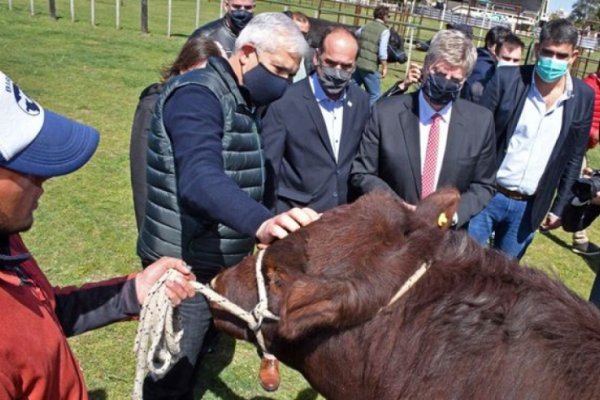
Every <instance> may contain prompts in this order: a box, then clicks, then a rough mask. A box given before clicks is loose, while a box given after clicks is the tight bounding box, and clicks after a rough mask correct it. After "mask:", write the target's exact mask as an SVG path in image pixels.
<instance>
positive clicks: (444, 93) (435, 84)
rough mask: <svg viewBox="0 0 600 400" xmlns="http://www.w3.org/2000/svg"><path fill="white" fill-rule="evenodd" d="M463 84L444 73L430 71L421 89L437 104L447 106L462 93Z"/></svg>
mask: <svg viewBox="0 0 600 400" xmlns="http://www.w3.org/2000/svg"><path fill="white" fill-rule="evenodd" d="M461 88H462V85H461V84H460V83H457V82H454V81H453V80H451V79H446V78H445V77H443V76H442V75H438V74H434V73H430V74H429V75H427V79H426V80H425V82H423V86H422V87H421V89H422V90H423V93H424V94H425V95H426V96H427V97H428V98H429V100H431V101H432V102H433V103H435V104H439V105H441V106H445V105H447V104H448V103H450V102H451V101H455V100H456V99H457V98H458V95H459V94H460V89H461Z"/></svg>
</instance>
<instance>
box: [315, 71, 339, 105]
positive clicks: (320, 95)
mask: <svg viewBox="0 0 600 400" xmlns="http://www.w3.org/2000/svg"><path fill="white" fill-rule="evenodd" d="M308 81H309V82H310V88H311V90H312V92H313V94H314V95H315V99H316V100H317V103H323V102H325V101H329V102H331V103H343V102H344V100H346V91H347V89H348V88H347V87H346V89H344V91H343V92H342V95H341V96H340V98H339V99H337V100H333V99H331V98H330V97H329V96H327V93H325V91H324V90H323V87H322V86H321V82H319V78H318V77H317V73H316V72H313V73H312V74H311V75H310V77H309V80H308Z"/></svg>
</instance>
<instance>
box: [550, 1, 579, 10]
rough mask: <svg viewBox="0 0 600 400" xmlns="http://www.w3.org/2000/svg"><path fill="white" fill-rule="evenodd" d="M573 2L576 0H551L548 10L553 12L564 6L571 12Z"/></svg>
mask: <svg viewBox="0 0 600 400" xmlns="http://www.w3.org/2000/svg"><path fill="white" fill-rule="evenodd" d="M573 3H575V0H549V3H548V11H549V12H552V11H555V10H558V9H559V8H562V9H563V10H565V11H566V12H567V13H570V12H571V7H572V6H573Z"/></svg>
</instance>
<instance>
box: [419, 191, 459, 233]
mask: <svg viewBox="0 0 600 400" xmlns="http://www.w3.org/2000/svg"><path fill="white" fill-rule="evenodd" d="M459 200H460V193H459V192H458V190H456V189H454V188H444V189H440V190H438V191H437V192H435V193H432V194H431V195H429V196H427V197H426V198H425V199H424V200H423V202H422V203H421V204H419V206H418V207H417V209H416V211H415V216H416V217H419V218H421V219H422V220H425V221H426V222H427V224H428V225H435V226H438V227H439V228H440V229H447V228H449V227H450V226H452V218H453V217H454V213H456V210H457V209H458V202H459Z"/></svg>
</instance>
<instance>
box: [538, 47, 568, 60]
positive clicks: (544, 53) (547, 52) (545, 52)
mask: <svg viewBox="0 0 600 400" xmlns="http://www.w3.org/2000/svg"><path fill="white" fill-rule="evenodd" d="M540 56H541V57H548V58H556V59H557V60H566V59H568V58H569V57H571V54H570V53H557V52H556V51H552V50H549V49H540Z"/></svg>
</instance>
